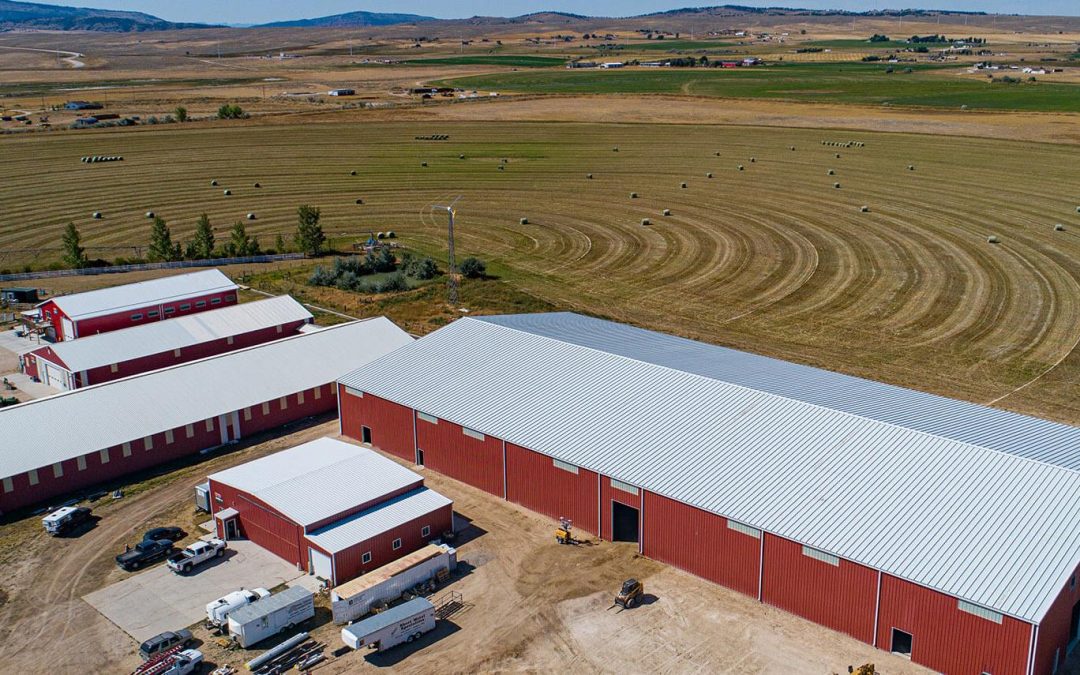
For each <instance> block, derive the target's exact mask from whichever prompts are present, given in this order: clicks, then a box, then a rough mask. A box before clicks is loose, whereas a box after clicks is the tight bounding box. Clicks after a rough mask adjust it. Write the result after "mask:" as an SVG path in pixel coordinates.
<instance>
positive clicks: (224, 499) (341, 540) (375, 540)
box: [209, 438, 453, 585]
mask: <svg viewBox="0 0 1080 675" xmlns="http://www.w3.org/2000/svg"><path fill="white" fill-rule="evenodd" d="M209 483H210V496H211V498H210V504H211V508H212V510H213V513H214V523H215V525H216V526H217V534H218V536H219V537H221V538H222V539H226V540H229V539H237V538H241V537H243V538H246V539H250V540H251V541H253V542H255V543H256V544H258V545H260V546H262V547H263V548H265V549H267V550H269V551H271V552H272V553H274V554H275V555H277V556H279V557H281V558H283V559H285V560H287V561H289V562H290V563H292V564H294V565H297V566H298V567H302V568H304V569H306V570H307V571H308V572H309V573H310V574H314V575H316V576H318V577H320V578H322V579H325V580H326V581H328V582H329V583H330V584H331V585H337V584H340V583H344V582H346V581H349V580H350V579H353V578H355V577H357V576H359V575H361V574H363V573H365V572H369V571H371V570H374V569H377V568H379V567H381V566H383V565H385V564H387V563H389V562H391V561H394V560H397V559H398V558H400V557H402V556H404V555H407V554H409V553H412V552H413V551H415V550H417V549H419V548H422V547H424V546H426V545H427V544H428V543H429V542H430V541H432V540H434V539H438V538H439V537H440V536H442V534H443V533H444V532H447V531H448V530H450V529H451V527H452V519H453V502H451V501H450V500H449V499H447V498H446V497H444V496H442V495H441V494H439V493H438V492H435V491H434V490H430V489H428V488H426V487H424V479H423V477H422V476H420V474H418V473H415V472H413V471H410V470H409V469H406V468H405V467H403V466H401V465H400V464H398V463H397V462H395V461H393V460H390V459H387V458H385V457H383V456H382V455H379V454H378V453H376V452H374V451H372V450H369V449H367V448H362V447H357V446H355V445H350V444H348V443H343V442H341V441H338V440H335V439H332V438H321V439H318V440H315V441H312V442H310V443H305V444H303V445H299V446H297V447H294V448H291V449H289V450H284V451H282V452H278V453H275V454H273V455H269V456H267V457H263V458H261V459H257V460H254V461H252V462H248V463H246V464H241V465H240V466H236V467H233V468H231V469H226V470H225V471H221V472H219V473H215V474H213V475H211V476H210V477H209ZM314 495H318V498H317V499H313V498H312V497H313V496H314Z"/></svg>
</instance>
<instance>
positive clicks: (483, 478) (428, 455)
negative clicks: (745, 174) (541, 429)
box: [416, 419, 503, 497]
mask: <svg viewBox="0 0 1080 675" xmlns="http://www.w3.org/2000/svg"><path fill="white" fill-rule="evenodd" d="M416 445H417V447H419V448H420V449H422V450H423V451H424V466H427V467H430V468H432V469H434V470H436V471H438V472H439V473H444V474H446V475H447V476H450V477H452V478H456V479H458V480H460V481H462V482H464V483H468V484H469V485H472V486H474V487H478V488H480V489H481V490H486V491H487V492H490V493H491V494H493V495H498V496H500V497H501V496H502V494H503V465H502V441H500V440H499V439H497V438H495V437H494V436H487V437H485V438H484V440H482V441H481V440H478V439H476V438H473V437H471V436H466V435H465V434H464V433H463V432H462V430H461V427H460V426H459V425H457V424H453V423H451V422H447V421H446V420H439V423H438V424H432V423H431V422H425V421H424V420H421V419H418V420H417V421H416Z"/></svg>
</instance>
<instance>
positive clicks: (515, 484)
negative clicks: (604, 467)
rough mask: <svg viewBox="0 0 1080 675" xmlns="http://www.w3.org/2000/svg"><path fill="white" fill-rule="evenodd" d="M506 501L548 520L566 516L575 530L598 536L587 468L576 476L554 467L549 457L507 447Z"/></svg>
mask: <svg viewBox="0 0 1080 675" xmlns="http://www.w3.org/2000/svg"><path fill="white" fill-rule="evenodd" d="M506 488H507V499H509V500H510V501H512V502H514V503H516V504H521V505H522V506H524V507H526V508H529V509H532V510H533V511H536V512H538V513H542V514H544V515H546V516H549V517H551V518H560V517H566V518H570V519H571V520H573V521H574V528H575V529H580V530H583V531H585V532H589V533H591V534H597V526H598V523H597V513H596V506H597V503H598V502H597V499H598V495H597V480H596V474H595V473H593V472H592V471H589V470H588V469H578V473H577V474H576V475H575V474H573V473H571V472H569V471H564V470H563V469H557V468H555V466H554V464H552V460H551V458H550V457H548V456H546V455H541V454H540V453H538V452H533V451H532V450H528V449H526V448H522V447H519V446H517V445H514V444H513V443H507V444H506Z"/></svg>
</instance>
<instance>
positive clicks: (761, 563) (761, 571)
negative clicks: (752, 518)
mask: <svg viewBox="0 0 1080 675" xmlns="http://www.w3.org/2000/svg"><path fill="white" fill-rule="evenodd" d="M758 533H759V534H760V535H761V539H760V540H759V542H758V566H757V599H758V602H761V598H762V590H763V588H764V586H765V530H758Z"/></svg>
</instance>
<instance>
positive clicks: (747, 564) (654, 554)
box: [643, 492, 761, 598]
mask: <svg viewBox="0 0 1080 675" xmlns="http://www.w3.org/2000/svg"><path fill="white" fill-rule="evenodd" d="M643 518H644V523H643V526H644V527H643V534H644V540H643V545H644V554H645V555H646V556H648V557H649V558H652V559H653V560H658V561H660V562H664V563H667V564H669V565H672V566H674V567H678V568H679V569H681V570H684V571H686V572H689V573H691V574H693V575H696V576H699V577H702V578H703V579H708V580H709V581H712V582H714V583H718V584H720V585H722V586H727V587H728V588H731V589H734V590H736V591H739V592H741V593H745V594H746V595H749V596H751V597H754V598H756V597H757V591H758V569H759V562H760V559H761V550H760V546H761V540H760V539H759V538H756V537H752V536H750V535H748V534H744V533H742V532H737V531H735V530H733V529H731V528H730V527H728V522H727V519H725V518H722V517H720V516H717V515H715V514H712V513H708V512H706V511H702V510H701V509H697V508H694V507H693V506H688V505H686V504H683V503H681V502H678V501H675V500H673V499H668V498H667V497H662V496H660V495H657V494H655V493H652V492H648V493H646V494H645V509H644V515H643Z"/></svg>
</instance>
